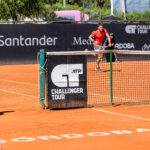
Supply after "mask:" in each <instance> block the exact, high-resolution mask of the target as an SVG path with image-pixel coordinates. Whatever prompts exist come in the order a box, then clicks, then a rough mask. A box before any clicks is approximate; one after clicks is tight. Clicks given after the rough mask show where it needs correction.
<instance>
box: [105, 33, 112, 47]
mask: <svg viewBox="0 0 150 150" xmlns="http://www.w3.org/2000/svg"><path fill="white" fill-rule="evenodd" d="M106 36H107V38H108V45H109V46H110V47H111V39H110V36H109V34H108V32H107V33H106Z"/></svg>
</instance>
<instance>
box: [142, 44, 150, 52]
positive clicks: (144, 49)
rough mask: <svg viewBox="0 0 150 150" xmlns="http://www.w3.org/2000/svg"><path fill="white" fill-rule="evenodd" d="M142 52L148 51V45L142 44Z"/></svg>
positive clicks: (149, 48) (149, 47) (149, 49)
mask: <svg viewBox="0 0 150 150" xmlns="http://www.w3.org/2000/svg"><path fill="white" fill-rule="evenodd" d="M142 50H143V51H150V44H149V45H148V44H146V43H145V44H144V45H143V46H142Z"/></svg>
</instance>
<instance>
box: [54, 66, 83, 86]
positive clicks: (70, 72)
mask: <svg viewBox="0 0 150 150" xmlns="http://www.w3.org/2000/svg"><path fill="white" fill-rule="evenodd" d="M81 74H83V64H60V65H57V66H55V67H54V68H53V70H52V72H51V79H52V82H53V83H54V84H55V85H56V86H58V87H78V86H79V76H80V75H81Z"/></svg>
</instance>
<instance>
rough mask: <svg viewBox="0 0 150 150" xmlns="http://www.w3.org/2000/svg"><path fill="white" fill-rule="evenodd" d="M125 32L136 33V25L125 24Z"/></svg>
mask: <svg viewBox="0 0 150 150" xmlns="http://www.w3.org/2000/svg"><path fill="white" fill-rule="evenodd" d="M125 31H126V33H128V34H135V33H136V25H127V26H126V28H125Z"/></svg>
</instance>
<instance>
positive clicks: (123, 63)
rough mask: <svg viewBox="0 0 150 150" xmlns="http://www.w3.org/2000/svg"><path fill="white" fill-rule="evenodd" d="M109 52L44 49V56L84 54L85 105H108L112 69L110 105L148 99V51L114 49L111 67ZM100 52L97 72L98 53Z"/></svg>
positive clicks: (149, 98) (149, 100)
mask: <svg viewBox="0 0 150 150" xmlns="http://www.w3.org/2000/svg"><path fill="white" fill-rule="evenodd" d="M109 53H110V51H109V50H107V51H106V50H105V51H99V52H95V51H87V52H83V51H74V52H47V55H86V56H87V97H88V105H110V98H111V94H110V90H111V86H110V85H111V84H110V81H111V80H110V72H111V71H112V74H113V78H112V90H113V104H124V103H149V102H150V52H142V51H128V50H125V51H122V50H114V51H113V53H114V54H116V55H117V60H118V61H117V62H115V57H114V56H113V57H114V59H112V60H113V62H112V65H113V69H112V70H111V69H110V58H109V57H110V54H109ZM98 55H103V57H102V60H101V61H100V64H99V66H100V71H96V61H97V56H98Z"/></svg>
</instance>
